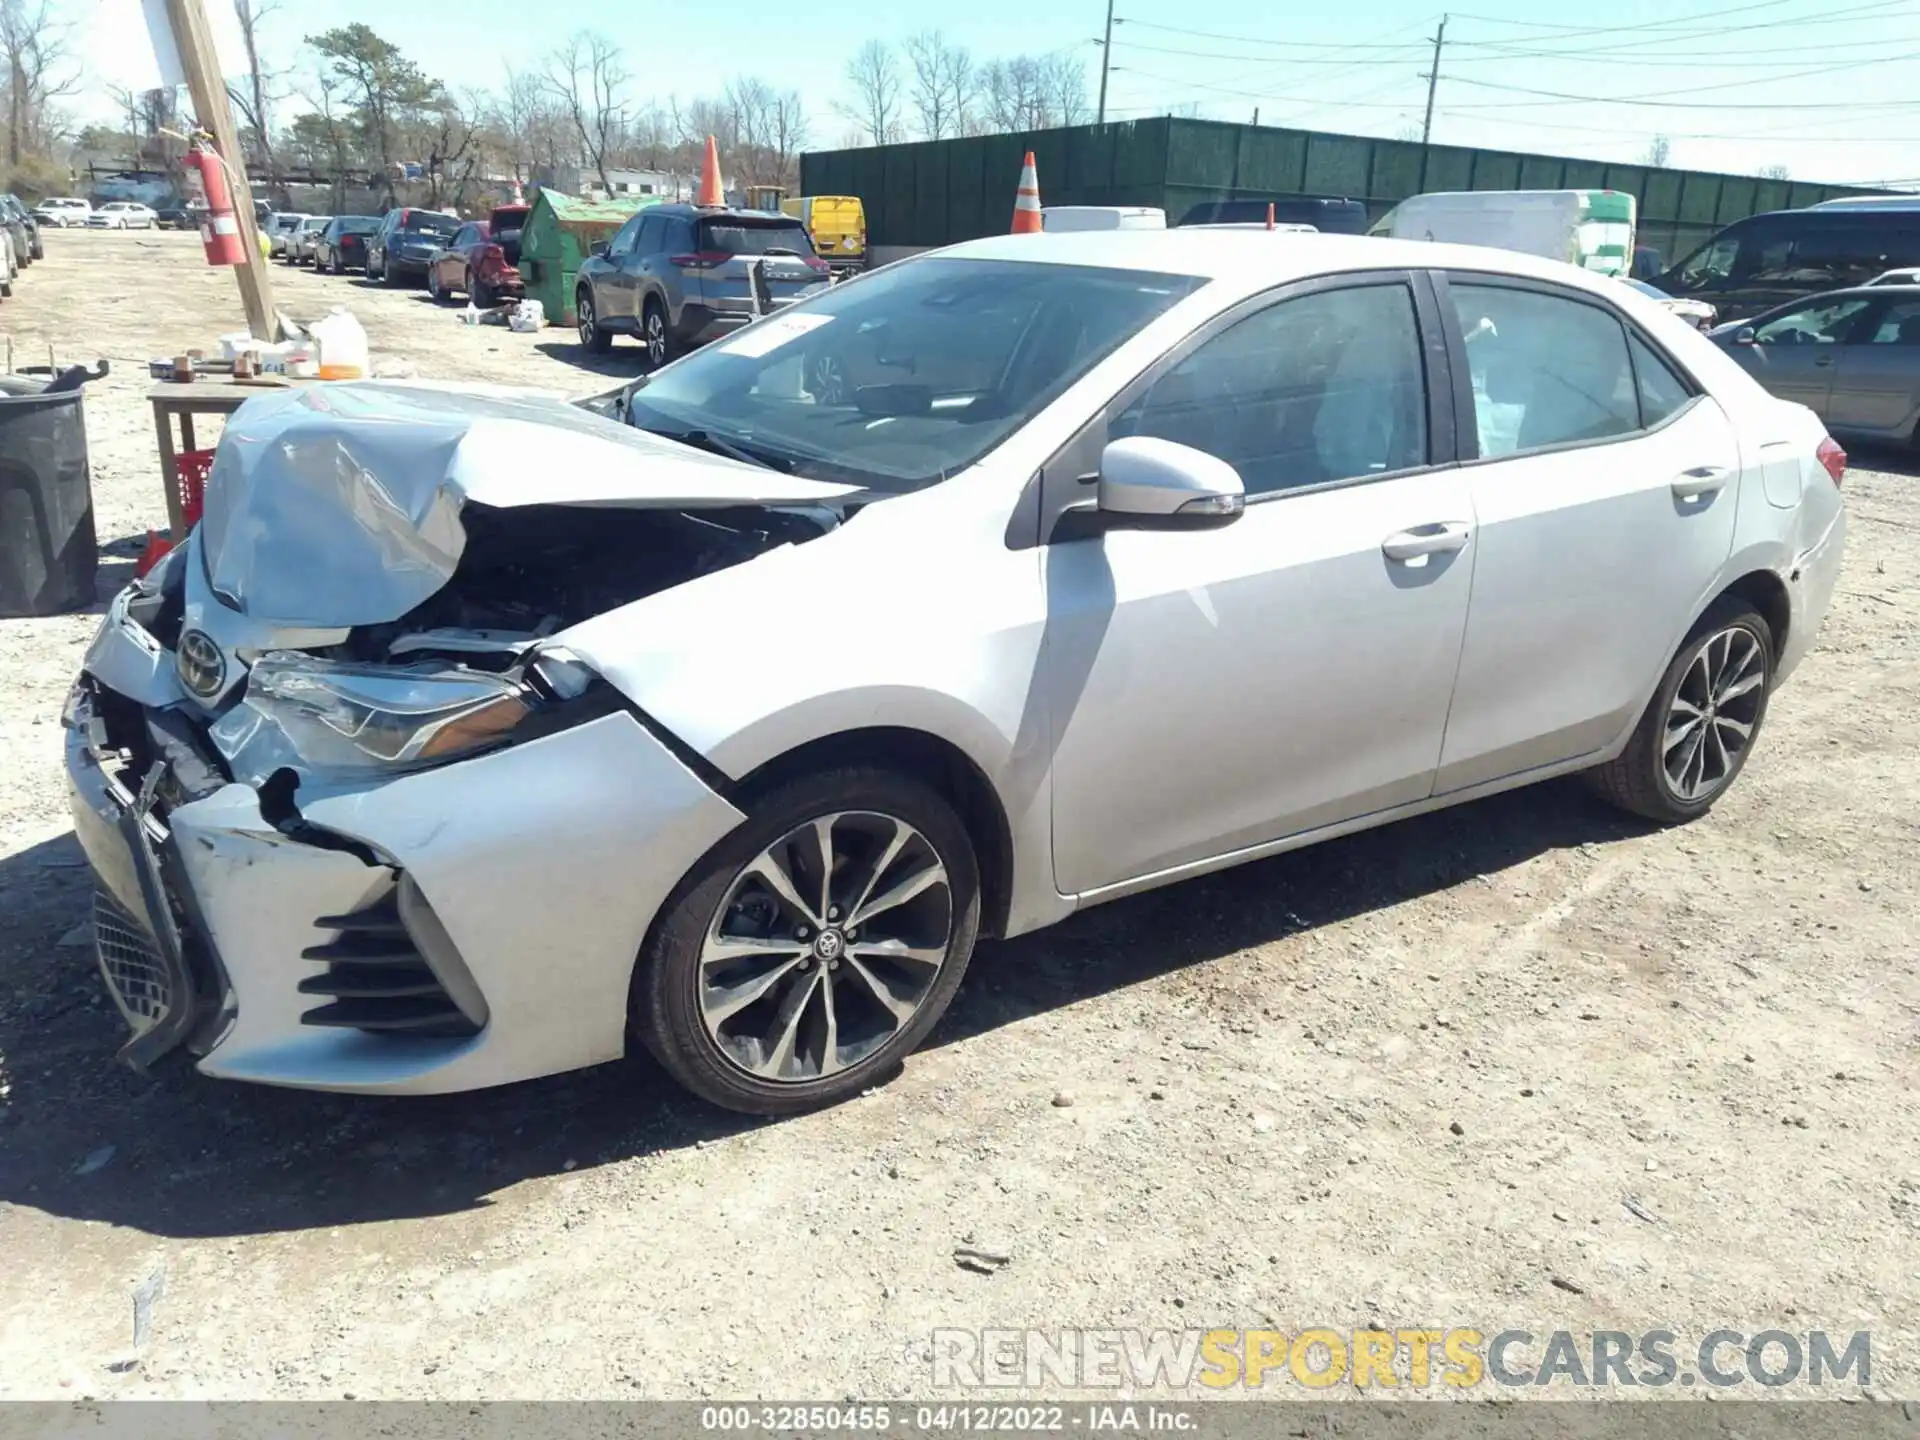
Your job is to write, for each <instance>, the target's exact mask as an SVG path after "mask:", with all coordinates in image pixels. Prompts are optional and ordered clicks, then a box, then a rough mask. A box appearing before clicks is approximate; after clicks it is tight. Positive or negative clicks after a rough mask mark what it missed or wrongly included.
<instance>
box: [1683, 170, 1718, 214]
mask: <svg viewBox="0 0 1920 1440" xmlns="http://www.w3.org/2000/svg"><path fill="white" fill-rule="evenodd" d="M1719 214H1720V177H1719V176H1718V175H1696V174H1683V175H1682V176H1681V177H1680V211H1679V214H1677V215H1676V216H1675V217H1674V218H1675V219H1676V220H1680V221H1683V222H1685V223H1687V224H1690V225H1711V224H1712V223H1713V222H1714V221H1715V220H1716V219H1717V218H1718V217H1719Z"/></svg>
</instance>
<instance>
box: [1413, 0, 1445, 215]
mask: <svg viewBox="0 0 1920 1440" xmlns="http://www.w3.org/2000/svg"><path fill="white" fill-rule="evenodd" d="M1446 43H1447V17H1446V16H1444V15H1442V16H1441V17H1440V28H1439V30H1437V31H1435V32H1434V36H1433V69H1431V70H1429V71H1428V72H1427V75H1426V81H1427V118H1426V119H1425V120H1424V121H1423V122H1422V123H1421V125H1420V143H1421V144H1422V145H1423V146H1424V145H1426V144H1427V143H1428V142H1430V141H1431V140H1432V139H1433V92H1434V91H1435V90H1438V89H1439V88H1440V47H1441V46H1442V45H1444V44H1446ZM1422 178H1423V179H1424V177H1422Z"/></svg>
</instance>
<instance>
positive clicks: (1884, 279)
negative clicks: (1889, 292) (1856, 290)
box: [1867, 265, 1920, 285]
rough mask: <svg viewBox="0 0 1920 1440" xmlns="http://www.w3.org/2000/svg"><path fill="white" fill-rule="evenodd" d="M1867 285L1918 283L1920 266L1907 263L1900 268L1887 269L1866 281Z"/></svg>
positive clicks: (1919, 281) (1919, 282)
mask: <svg viewBox="0 0 1920 1440" xmlns="http://www.w3.org/2000/svg"><path fill="white" fill-rule="evenodd" d="M1867 284H1869V285H1920V266H1912V265H1909V266H1907V267H1905V268H1904V269H1900V270H1888V271H1885V272H1883V273H1881V274H1879V275H1876V276H1874V277H1873V279H1871V280H1869V281H1867Z"/></svg>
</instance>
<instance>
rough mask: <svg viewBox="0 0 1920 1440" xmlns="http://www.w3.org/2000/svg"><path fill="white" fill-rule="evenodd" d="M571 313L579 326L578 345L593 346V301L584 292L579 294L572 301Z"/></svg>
mask: <svg viewBox="0 0 1920 1440" xmlns="http://www.w3.org/2000/svg"><path fill="white" fill-rule="evenodd" d="M573 313H574V316H575V319H576V320H577V321H578V322H579V325H580V343H581V344H582V345H586V346H591V345H592V344H593V323H594V316H593V301H592V300H591V299H590V298H588V296H587V293H586V292H585V291H584V290H583V291H581V292H580V295H579V297H578V298H577V299H576V300H575V301H574V306H573Z"/></svg>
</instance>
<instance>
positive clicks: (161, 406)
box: [147, 378, 312, 542]
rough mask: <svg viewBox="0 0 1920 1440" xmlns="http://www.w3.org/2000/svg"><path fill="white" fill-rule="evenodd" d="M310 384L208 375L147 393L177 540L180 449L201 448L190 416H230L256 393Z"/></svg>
mask: <svg viewBox="0 0 1920 1440" xmlns="http://www.w3.org/2000/svg"><path fill="white" fill-rule="evenodd" d="M310 383H312V382H310V381H301V380H288V381H286V382H284V383H282V384H277V385H274V384H270V385H236V384H234V383H233V382H232V381H231V380H226V379H211V378H209V379H204V380H195V381H193V382H192V383H190V384H187V385H176V384H174V383H172V382H171V381H169V382H168V383H167V384H164V385H156V386H155V387H154V388H153V389H152V390H150V391H148V392H147V399H148V400H149V401H151V402H152V404H153V429H154V434H155V435H156V436H157V437H158V438H159V441H160V478H161V481H162V483H163V484H165V486H166V487H167V532H168V534H170V535H171V536H172V537H173V538H174V540H175V541H176V542H177V541H179V540H182V539H184V538H185V536H186V525H185V523H184V521H183V517H182V516H181V514H180V452H181V451H182V450H198V449H199V448H200V447H199V445H197V444H196V443H195V442H194V435H193V417H194V416H196V415H231V414H233V412H234V411H236V410H238V409H239V408H240V407H241V406H242V405H244V404H246V403H247V401H249V400H251V399H253V398H254V397H255V396H258V395H273V394H276V393H278V392H279V391H281V390H287V389H292V388H295V387H298V386H301V385H304V384H310ZM176 416H177V417H179V421H180V443H179V444H178V445H177V446H176V445H175V444H174V438H173V422H174V418H175V417H176Z"/></svg>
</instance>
